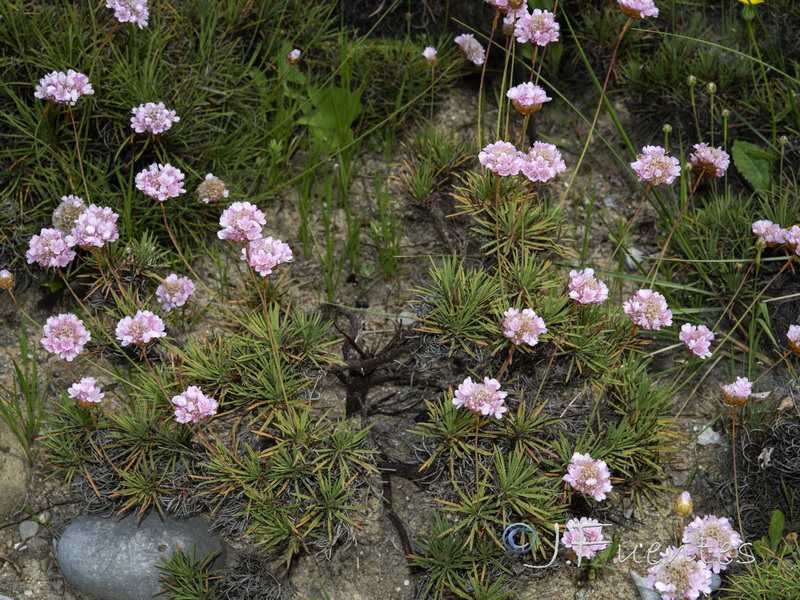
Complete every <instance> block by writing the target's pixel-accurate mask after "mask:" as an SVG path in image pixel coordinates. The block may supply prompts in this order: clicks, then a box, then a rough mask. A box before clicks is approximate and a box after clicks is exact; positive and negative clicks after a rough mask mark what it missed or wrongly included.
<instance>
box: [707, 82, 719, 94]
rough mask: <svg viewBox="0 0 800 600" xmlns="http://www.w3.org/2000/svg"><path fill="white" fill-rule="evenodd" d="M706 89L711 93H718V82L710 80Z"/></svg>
mask: <svg viewBox="0 0 800 600" xmlns="http://www.w3.org/2000/svg"><path fill="white" fill-rule="evenodd" d="M706 91H707V92H708V93H709V94H716V93H717V84H716V83H714V82H713V81H709V82H708V83H707V84H706Z"/></svg>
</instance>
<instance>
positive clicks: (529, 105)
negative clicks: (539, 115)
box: [506, 82, 552, 115]
mask: <svg viewBox="0 0 800 600" xmlns="http://www.w3.org/2000/svg"><path fill="white" fill-rule="evenodd" d="M506 96H507V97H508V98H509V100H511V104H513V105H514V108H516V109H517V111H518V112H520V113H521V114H523V115H530V114H533V113H535V112H536V111H537V110H539V109H540V108H542V103H544V102H550V101H551V100H552V98H549V97H548V96H547V93H546V92H545V91H544V90H543V89H542V88H540V87H539V86H538V85H533V84H532V83H531V82H527V83H520V84H519V85H517V86H514V87H512V88H511V89H510V90H508V91H507V92H506Z"/></svg>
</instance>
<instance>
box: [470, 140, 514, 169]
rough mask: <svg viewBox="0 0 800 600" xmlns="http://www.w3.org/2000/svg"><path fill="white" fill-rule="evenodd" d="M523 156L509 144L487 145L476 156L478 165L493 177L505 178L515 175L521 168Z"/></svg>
mask: <svg viewBox="0 0 800 600" xmlns="http://www.w3.org/2000/svg"><path fill="white" fill-rule="evenodd" d="M523 157H524V154H522V152H520V151H519V150H517V149H516V148H515V147H514V144H511V143H509V142H503V141H499V142H495V143H494V144H489V145H488V146H486V148H484V149H483V152H481V153H480V154H478V160H479V161H480V163H481V164H482V165H483V166H484V167H486V168H487V169H489V170H490V171H491V172H492V173H494V174H495V175H500V176H501V177H506V176H508V175H516V174H517V173H519V170H520V168H521V167H522V160H523Z"/></svg>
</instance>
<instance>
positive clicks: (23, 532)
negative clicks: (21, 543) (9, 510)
mask: <svg viewBox="0 0 800 600" xmlns="http://www.w3.org/2000/svg"><path fill="white" fill-rule="evenodd" d="M38 531H39V524H38V523H37V522H36V521H23V522H22V523H20V524H19V537H20V538H21V539H23V540H27V539H28V538H32V537H33V536H35V535H36V534H37V533H38Z"/></svg>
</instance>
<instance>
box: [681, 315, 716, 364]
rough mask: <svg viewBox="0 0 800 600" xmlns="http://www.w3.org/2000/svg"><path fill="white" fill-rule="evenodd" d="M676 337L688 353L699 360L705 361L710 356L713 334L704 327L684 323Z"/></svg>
mask: <svg viewBox="0 0 800 600" xmlns="http://www.w3.org/2000/svg"><path fill="white" fill-rule="evenodd" d="M678 337H679V338H680V340H681V341H682V342H683V343H684V345H685V346H686V349H687V350H688V351H690V352H694V353H695V354H696V355H697V356H699V357H700V358H703V359H705V358H708V357H709V356H711V342H712V341H713V339H714V333H713V332H712V331H711V330H710V329H709V328H708V327H706V326H705V325H691V324H689V323H684V325H683V327H681V332H680V334H678Z"/></svg>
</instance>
